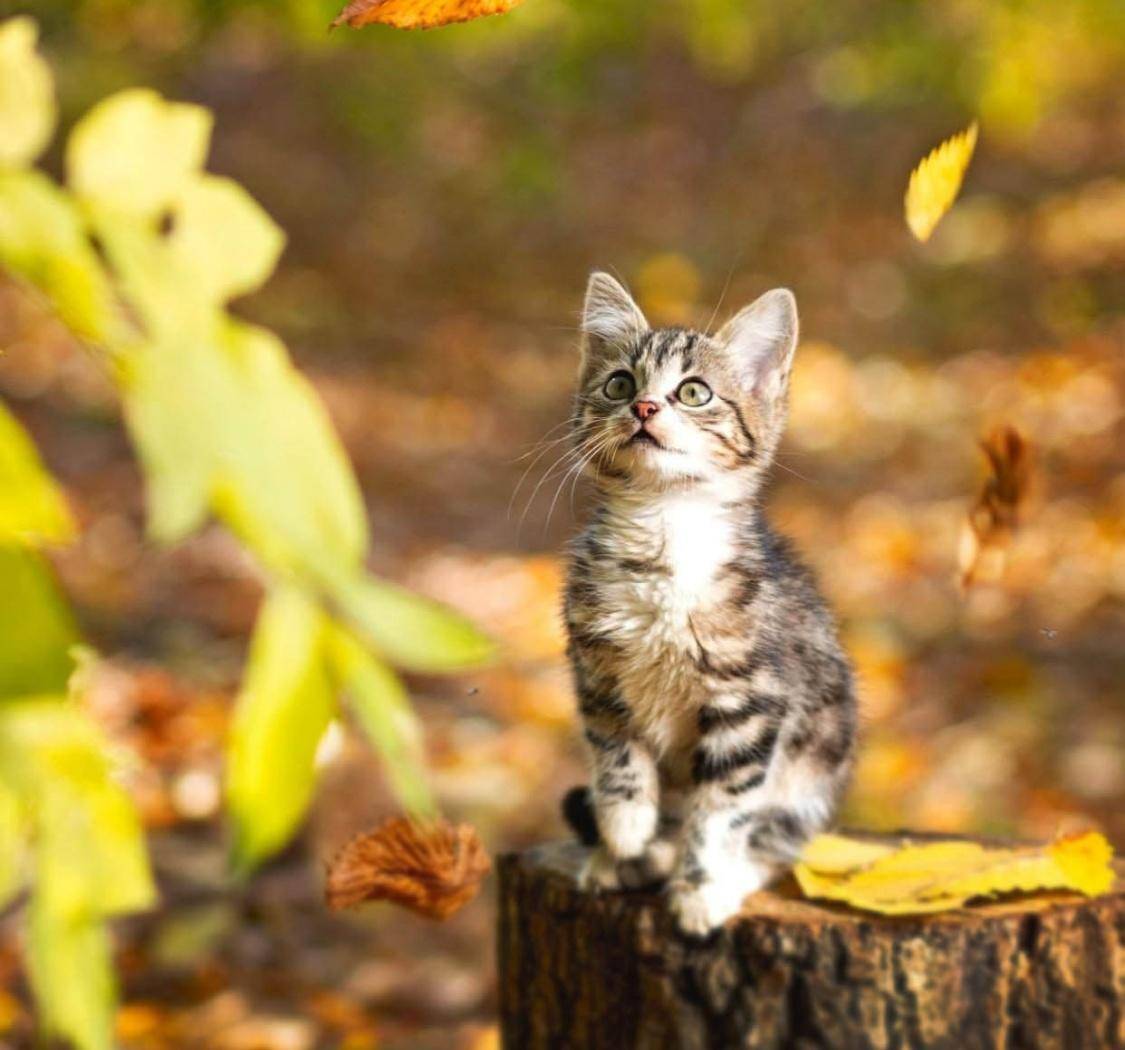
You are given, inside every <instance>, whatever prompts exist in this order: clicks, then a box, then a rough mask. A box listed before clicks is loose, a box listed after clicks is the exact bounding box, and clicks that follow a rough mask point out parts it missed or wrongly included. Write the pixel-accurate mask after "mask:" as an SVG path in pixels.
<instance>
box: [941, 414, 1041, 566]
mask: <svg viewBox="0 0 1125 1050" xmlns="http://www.w3.org/2000/svg"><path fill="white" fill-rule="evenodd" d="M981 448H982V449H983V450H984V454H985V456H986V457H987V459H988V474H987V476H986V477H985V481H984V485H983V487H982V488H981V491H980V495H979V496H977V500H976V503H974V504H973V507H972V509H971V510H970V511H969V515H968V517H967V518H966V520H965V524H964V526H963V528H962V532H961V550H960V553H959V558H958V560H959V563H960V568H961V586H962V587H964V588H968V587H970V586H971V585H972V584H973V583H974V582H975V581H976V579H977V575H978V569H979V568H980V565H981V561H982V558H983V557H984V556H985V554H987V553H990V552H991V553H996V554H1001V555H1002V554H1003V552H1004V551H1005V550H1006V548H1007V547H1008V545H1009V544H1010V543H1011V542H1012V537H1013V535H1015V531H1016V527H1017V526H1018V525H1019V522H1020V517H1021V514H1022V511H1023V510H1024V508H1025V506H1026V504H1027V500H1028V496H1029V495H1030V492H1031V485H1032V480H1033V473H1032V460H1031V448H1030V446H1029V445H1028V443H1027V440H1026V439H1025V438H1024V437H1023V436H1022V435H1021V434H1020V432H1019V431H1018V430H1016V428H1015V427H1013V426H1008V425H1005V426H1000V427H997V428H996V429H995V430H993V431H992V433H991V434H989V436H988V437H987V438H985V439H984V440H983V441H981Z"/></svg>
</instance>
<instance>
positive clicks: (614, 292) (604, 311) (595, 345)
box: [582, 270, 648, 368]
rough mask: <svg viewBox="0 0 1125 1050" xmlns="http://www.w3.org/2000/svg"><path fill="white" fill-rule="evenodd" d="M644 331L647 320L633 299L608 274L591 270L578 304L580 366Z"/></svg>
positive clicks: (625, 344) (632, 340)
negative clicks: (579, 309) (583, 298)
mask: <svg viewBox="0 0 1125 1050" xmlns="http://www.w3.org/2000/svg"><path fill="white" fill-rule="evenodd" d="M647 331H648V321H646V320H645V315H644V314H643V313H641V308H640V307H639V306H637V304H636V303H635V302H633V297H632V296H631V295H630V294H629V293H628V292H627V291H625V289H624V288H622V287H621V285H620V284H619V283H618V282H617V281H616V280H614V279H613V278H612V277H610V275H609V274H608V273H603V272H602V271H601V270H595V271H594V272H593V273H592V274H590V280H589V283H588V284H587V285H586V301H585V302H584V303H583V304H582V367H583V368H585V366H586V363H587V361H589V359H590V357H591V355H595V356H596V355H597V354H598V353H599V352H601V351H604V350H606V349H609V348H613V347H622V346H628V345H629V344H630V343H633V342H635V341H636V339H637V337H638V336H640V335H642V334H643V333H645V332H647Z"/></svg>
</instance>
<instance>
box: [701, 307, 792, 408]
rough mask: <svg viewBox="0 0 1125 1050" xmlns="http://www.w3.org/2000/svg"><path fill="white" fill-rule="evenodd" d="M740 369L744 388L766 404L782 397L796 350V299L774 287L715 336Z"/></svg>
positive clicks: (739, 313) (773, 402) (777, 400)
mask: <svg viewBox="0 0 1125 1050" xmlns="http://www.w3.org/2000/svg"><path fill="white" fill-rule="evenodd" d="M715 341H716V342H717V343H719V344H720V345H721V346H724V347H726V348H727V351H728V353H729V354H730V356H731V358H732V359H733V360H734V361H736V362H737V363H738V364H739V365H740V366H741V367H742V368H743V369H744V372H743V374H744V375H745V377H746V386H747V389H748V390H749V391H750V392H751V393H752V394H753V395H754V396H755V397H759V398H761V399H762V400H763V401H765V402H766V403H767V404H770V405H773V404H775V403H777V402H779V401H781V400H782V399H783V398H784V397H785V392H786V390H787V389H788V387H789V372H790V370H791V369H792V367H793V351H794V350H796V349H797V300H796V299H795V298H794V297H793V293H792V292H791V291H789V289H788V288H775V289H773V291H771V292H766V294H765V295H763V296H760V297H759V298H758V299H755V300H754V302H752V303H751V304H750V305H749V306H746V307H743V309H741V310H739V312H738V313H737V314H735V315H734V317H732V318H731V319H730V320H729V321H727V323H726V324H725V325H723V327H722V328H721V329H719V331H718V332H717V333H716V335H715Z"/></svg>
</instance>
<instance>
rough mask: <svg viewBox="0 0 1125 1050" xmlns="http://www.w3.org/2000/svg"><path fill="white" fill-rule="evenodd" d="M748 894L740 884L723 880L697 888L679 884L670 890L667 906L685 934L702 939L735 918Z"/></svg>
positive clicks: (708, 882)
mask: <svg viewBox="0 0 1125 1050" xmlns="http://www.w3.org/2000/svg"><path fill="white" fill-rule="evenodd" d="M749 892H751V891H750V890H747V889H746V888H745V886H744V885H743V884H742V883H735V882H729V881H725V880H724V881H719V880H715V881H710V880H709V881H707V882H704V883H701V884H700V885H699V886H685V885H683V884H679V883H678V884H676V885H674V886H673V888H672V893H671V898H670V902H669V906H670V907H671V909H672V915H673V917H674V918H675V920H676V924H677V925H678V926H679V927H680V929H681V930H683V931H684V933H686V934H690V935H691V936H693V937H705V936H706V935H707V934H709V933H710V932H711V931H712V930H714V929H717V928H718V927H719V926H722V924H723V923H724V922H726V921H727V919H729V918H730V917H731V916H732V915H735V914H737V912H738V910H739V908H741V907H742V900H743V898H744V897H745V896H746V894H747V893H749Z"/></svg>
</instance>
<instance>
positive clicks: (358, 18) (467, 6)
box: [332, 0, 523, 29]
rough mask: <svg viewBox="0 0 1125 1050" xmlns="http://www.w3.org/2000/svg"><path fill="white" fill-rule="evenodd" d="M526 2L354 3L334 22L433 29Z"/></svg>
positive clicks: (357, 0)
mask: <svg viewBox="0 0 1125 1050" xmlns="http://www.w3.org/2000/svg"><path fill="white" fill-rule="evenodd" d="M522 2H523V0H352V2H351V3H350V4H348V5H347V6H346V7H345V8H344V9H343V11H341V12H340V13H339V14H338V15H337V16H336V18H335V20H334V21H333V22H332V26H333V28H335V27H336V26H342V25H346V26H351V27H352V28H353V29H359V28H360V27H361V26H369V25H385V26H394V27H395V28H396V29H433V28H435V27H436V26H447V25H449V24H450V23H452V22H471V21H473V19H475V18H485V17H487V16H488V15H502V14H506V13H507V12H508V11H511V10H512V8H513V7H516V6H518V5H519V4H521V3H522Z"/></svg>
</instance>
